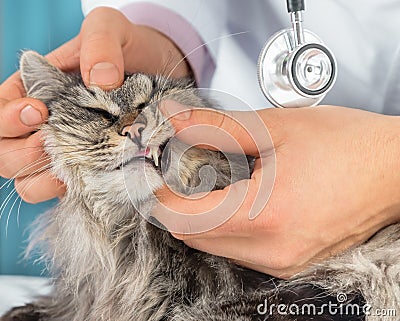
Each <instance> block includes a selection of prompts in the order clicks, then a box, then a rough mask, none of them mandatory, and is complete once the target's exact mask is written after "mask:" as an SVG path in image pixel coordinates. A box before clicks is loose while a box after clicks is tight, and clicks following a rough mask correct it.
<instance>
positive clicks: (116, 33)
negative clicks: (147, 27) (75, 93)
mask: <svg viewBox="0 0 400 321" xmlns="http://www.w3.org/2000/svg"><path fill="white" fill-rule="evenodd" d="M124 22H125V19H123V15H122V14H121V13H120V12H118V11H116V10H110V9H109V8H98V9H95V10H93V11H92V12H91V13H90V14H89V15H88V16H87V17H86V19H85V21H84V23H83V24H82V30H81V58H80V66H81V74H82V78H83V80H84V82H85V84H86V85H87V86H89V85H92V86H99V87H101V88H102V89H113V88H117V87H119V86H120V85H121V84H122V82H123V80H124V59H123V52H122V48H123V46H124V43H125V42H126V39H125V38H124V35H125V34H126V33H127V31H126V26H125V25H124ZM110 26H112V27H110ZM124 29H125V30H124Z"/></svg>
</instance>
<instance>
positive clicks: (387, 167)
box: [154, 106, 400, 278]
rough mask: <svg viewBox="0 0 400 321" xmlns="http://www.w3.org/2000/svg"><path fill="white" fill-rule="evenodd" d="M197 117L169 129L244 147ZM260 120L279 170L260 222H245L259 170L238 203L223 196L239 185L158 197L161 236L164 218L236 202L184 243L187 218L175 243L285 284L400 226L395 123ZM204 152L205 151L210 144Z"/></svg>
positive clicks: (324, 110)
mask: <svg viewBox="0 0 400 321" xmlns="http://www.w3.org/2000/svg"><path fill="white" fill-rule="evenodd" d="M194 113H198V115H199V114H201V113H202V112H201V111H195V112H194V111H192V113H191V116H190V117H189V118H188V120H172V121H171V122H172V124H173V125H174V126H175V128H176V129H177V130H180V129H182V128H185V127H186V126H193V125H195V124H196V122H197V121H200V122H206V123H211V124H214V125H215V124H221V125H220V126H223V128H224V129H225V130H226V131H228V132H230V133H231V134H232V136H234V137H235V138H237V139H238V140H239V141H241V142H243V132H242V131H237V132H236V129H235V127H234V126H231V125H230V126H225V124H227V123H225V122H223V121H222V118H220V119H219V120H218V119H216V117H215V115H218V113H215V114H214V118H213V119H211V118H209V117H208V118H207V116H204V117H201V116H196V117H193V115H194ZM205 113H207V111H205ZM259 114H260V115H261V117H262V118H263V120H264V123H265V124H267V125H268V129H269V130H270V133H271V136H272V138H273V140H274V146H275V151H276V165H277V166H276V179H275V182H274V189H273V191H272V194H271V197H270V199H269V201H268V203H267V204H266V206H265V207H264V208H263V210H262V212H261V214H260V215H259V216H257V217H256V218H255V219H254V220H249V212H250V209H251V208H252V204H253V200H254V197H255V195H256V193H255V192H254V191H256V190H260V191H263V190H264V188H263V186H258V185H259V184H260V181H261V180H260V173H261V172H262V171H263V170H264V168H263V167H257V162H256V168H255V170H254V172H253V175H252V178H251V179H250V180H249V181H248V184H249V188H248V191H247V193H246V194H244V195H236V197H233V196H234V195H235V193H233V194H232V197H233V198H232V197H227V195H228V192H229V191H231V190H240V189H239V188H237V186H235V185H242V184H243V183H244V182H243V181H240V182H237V183H236V184H234V185H231V186H229V187H227V188H225V189H224V190H222V191H215V192H211V193H209V194H208V195H206V196H204V197H203V198H202V199H201V200H198V201H193V200H191V199H185V198H184V197H182V196H177V195H175V194H174V193H171V192H168V191H166V190H162V191H160V192H159V193H160V200H161V203H162V204H161V205H160V206H157V207H156V208H155V214H154V215H155V216H156V218H157V219H158V220H159V221H160V222H161V223H162V224H164V225H165V226H166V227H167V228H169V223H168V220H169V219H170V218H169V217H168V213H169V212H171V211H172V212H176V213H192V214H199V213H204V212H207V211H208V210H209V209H210V206H211V207H215V208H217V209H218V206H214V205H215V204H220V203H223V202H228V203H229V202H232V201H234V200H235V199H236V198H242V199H243V202H242V203H241V205H240V206H239V208H238V209H237V210H236V211H235V212H234V213H231V214H232V215H233V214H234V215H233V216H232V217H231V218H230V219H229V220H228V221H227V222H226V223H224V224H222V225H220V226H218V227H216V228H215V229H213V230H211V231H208V232H204V233H196V234H187V233H186V232H187V231H188V230H187V227H190V230H189V232H190V231H196V230H197V227H196V226H194V225H193V224H192V223H193V222H194V221H193V222H190V219H187V220H189V222H186V223H185V226H183V227H184V228H186V230H185V229H183V230H181V233H179V231H177V230H176V229H175V232H178V233H174V234H173V235H174V236H175V237H177V238H179V239H181V240H184V242H185V243H186V244H188V245H189V246H192V247H194V248H196V249H199V250H202V251H205V252H209V253H212V254H215V255H219V256H224V257H228V258H231V259H233V260H235V261H236V262H241V263H242V264H243V265H246V266H248V267H250V268H254V269H257V270H259V271H262V272H266V273H269V274H271V275H274V276H279V277H284V278H288V277H290V276H291V275H293V274H296V273H298V272H300V271H302V270H304V269H306V268H307V267H309V266H310V265H312V264H313V263H315V262H318V261H320V260H322V259H326V258H328V257H330V256H333V255H336V254H338V253H341V252H343V251H345V250H346V249H348V248H351V247H353V246H355V245H358V244H360V243H363V242H364V241H366V240H367V239H369V238H370V237H371V236H372V235H373V234H375V233H376V232H377V231H378V230H380V229H381V228H383V227H385V226H387V225H390V224H392V223H394V222H398V221H399V220H400V218H399V212H400V209H399V208H400V206H399V205H400V204H399V199H400V195H399V194H400V192H399V189H398V185H399V182H400V173H399V171H398V159H399V158H400V155H399V153H400V152H399V148H398V147H399V144H400V142H399V140H400V139H399V137H400V134H399V128H400V126H399V125H398V122H399V120H398V119H395V118H393V117H389V116H382V115H377V114H372V113H368V112H365V111H360V110H355V109H348V108H342V107H335V106H320V107H313V108H301V109H296V110H285V109H274V110H263V111H260V112H259ZM204 136H207V133H204ZM204 136H201V137H204ZM198 137H199V136H198ZM198 137H197V138H198ZM209 138H210V139H211V138H212V137H209ZM185 139H186V138H185ZM188 139H189V141H190V142H191V143H193V144H196V142H193V140H191V138H188ZM203 142H204V141H203ZM207 145H212V144H210V141H208V144H207ZM241 145H244V143H241ZM244 150H246V148H244ZM250 150H252V149H251V148H250ZM265 164H268V163H265ZM258 165H259V164H258ZM233 187H234V188H233ZM232 188H233V189H232ZM165 207H166V208H167V210H166V209H165ZM216 213H218V212H216ZM194 216H196V215H194ZM175 223H176V220H174V221H172V226H173V227H175V225H176V224H175ZM174 224H175V225H174Z"/></svg>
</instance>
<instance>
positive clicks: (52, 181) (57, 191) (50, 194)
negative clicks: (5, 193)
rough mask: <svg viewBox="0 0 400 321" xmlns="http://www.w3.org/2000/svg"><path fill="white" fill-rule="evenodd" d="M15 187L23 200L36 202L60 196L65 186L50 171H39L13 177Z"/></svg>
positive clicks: (63, 192)
mask: <svg viewBox="0 0 400 321" xmlns="http://www.w3.org/2000/svg"><path fill="white" fill-rule="evenodd" d="M15 189H16V191H17V192H18V194H19V195H20V196H21V198H22V199H23V200H24V201H25V202H27V203H31V204H36V203H39V202H44V201H48V200H50V199H53V198H55V197H62V196H63V195H64V194H65V190H66V187H65V185H64V184H63V183H62V182H60V181H59V180H57V179H56V178H54V176H52V174H51V173H50V172H41V173H38V174H35V175H30V176H27V177H20V178H17V179H15Z"/></svg>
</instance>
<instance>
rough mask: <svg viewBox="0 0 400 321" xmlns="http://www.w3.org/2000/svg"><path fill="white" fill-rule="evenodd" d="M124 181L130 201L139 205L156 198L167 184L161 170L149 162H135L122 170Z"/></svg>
mask: <svg viewBox="0 0 400 321" xmlns="http://www.w3.org/2000/svg"><path fill="white" fill-rule="evenodd" d="M121 171H122V173H123V178H124V179H123V180H124V182H123V183H124V184H125V188H126V191H127V193H128V195H129V198H130V200H131V201H132V202H133V203H134V204H137V203H139V202H142V201H145V200H147V199H149V198H153V197H154V192H155V191H156V190H158V189H160V188H161V187H162V186H163V185H164V184H165V183H164V179H163V177H162V174H161V171H160V169H159V168H157V167H155V166H154V165H153V164H152V163H151V162H148V161H133V162H130V163H128V164H126V165H125V166H124V167H123V168H122V170H121Z"/></svg>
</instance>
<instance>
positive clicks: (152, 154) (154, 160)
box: [116, 141, 169, 170]
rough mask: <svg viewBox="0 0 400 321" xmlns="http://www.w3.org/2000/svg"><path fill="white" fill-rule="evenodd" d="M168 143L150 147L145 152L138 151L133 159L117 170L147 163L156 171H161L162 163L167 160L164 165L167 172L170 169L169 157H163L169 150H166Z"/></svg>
mask: <svg viewBox="0 0 400 321" xmlns="http://www.w3.org/2000/svg"><path fill="white" fill-rule="evenodd" d="M167 142H168V141H166V142H165V143H163V144H161V145H160V146H148V147H146V148H144V149H143V150H140V151H138V152H137V153H136V154H135V155H134V156H133V157H132V158H130V159H128V160H126V161H125V162H123V163H122V164H121V165H119V166H118V167H117V168H116V169H117V170H120V169H122V168H123V167H124V166H126V165H127V164H129V163H131V162H146V163H148V164H151V165H152V166H153V167H154V168H155V169H157V170H160V167H161V161H162V160H166V162H164V164H163V169H164V170H167V169H168V167H169V157H162V155H163V152H164V151H165V150H168V148H166V146H167Z"/></svg>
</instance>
